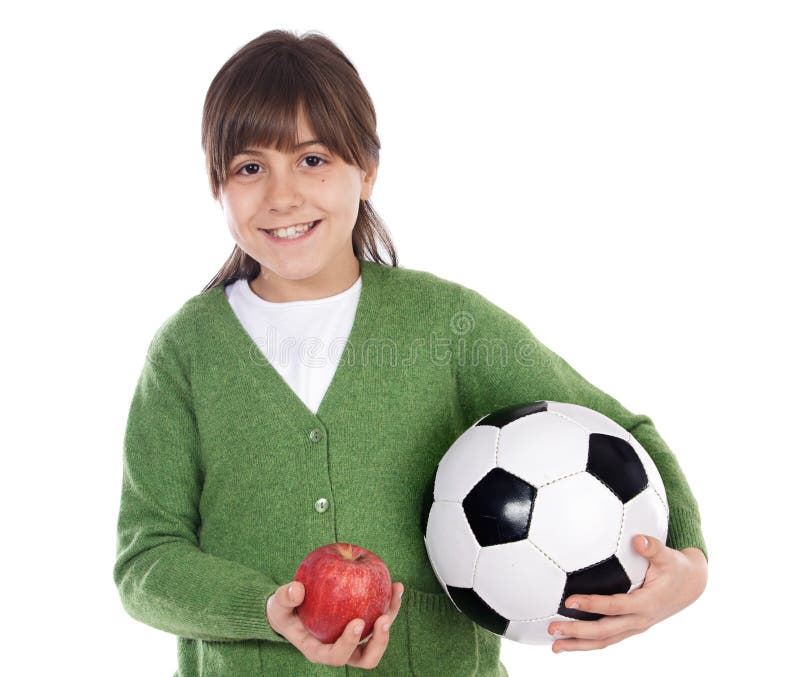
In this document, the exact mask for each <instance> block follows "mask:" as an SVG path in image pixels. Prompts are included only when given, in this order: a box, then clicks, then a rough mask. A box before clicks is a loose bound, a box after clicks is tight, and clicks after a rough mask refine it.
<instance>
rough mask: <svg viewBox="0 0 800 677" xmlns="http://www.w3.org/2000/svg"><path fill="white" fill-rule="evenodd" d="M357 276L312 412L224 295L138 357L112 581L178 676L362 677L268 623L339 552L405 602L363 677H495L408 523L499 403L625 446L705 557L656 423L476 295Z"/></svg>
mask: <svg viewBox="0 0 800 677" xmlns="http://www.w3.org/2000/svg"><path fill="white" fill-rule="evenodd" d="M360 267H361V275H362V289H361V297H360V299H359V302H358V308H357V311H356V315H355V319H354V323H353V327H352V330H351V333H350V336H349V339H348V341H347V344H346V345H345V346H344V352H343V353H342V355H341V358H340V360H339V364H338V367H337V370H336V372H335V375H334V378H333V381H332V382H331V384H330V387H329V388H328V390H327V392H326V393H325V397H324V398H323V400H322V403H321V404H320V407H319V410H318V412H317V413H316V414H314V413H312V412H311V411H310V410H309V409H308V408H307V407H306V405H305V404H304V403H303V402H302V400H300V399H299V398H298V397H297V396H296V394H295V393H294V392H293V391H292V390H291V388H290V387H289V386H288V385H287V384H286V382H285V381H284V380H283V379H282V377H281V376H280V375H279V374H278V372H277V371H275V369H274V368H273V367H272V365H271V364H270V363H269V362H268V361H267V360H266V359H265V358H264V357H263V355H262V354H261V351H260V349H259V347H258V346H257V345H256V344H255V342H254V341H253V340H252V339H251V338H250V336H249V335H248V334H247V332H246V331H245V329H244V328H243V327H242V325H241V324H240V323H239V321H238V319H237V318H236V315H235V314H234V312H233V310H232V309H231V307H230V305H229V303H228V300H227V298H226V296H225V293H224V289H223V287H222V286H217V287H214V288H213V289H211V290H209V291H207V292H205V293H202V294H198V295H196V296H194V297H193V298H191V299H189V300H188V301H187V302H186V303H185V304H183V306H182V307H181V308H180V309H178V310H177V311H176V312H175V313H174V314H173V315H172V316H170V317H169V318H168V319H167V320H166V321H165V322H164V323H163V324H162V325H161V327H159V329H158V330H157V331H156V333H155V336H154V337H153V339H152V341H151V343H150V345H149V348H148V351H147V356H146V359H145V360H144V366H143V369H142V372H141V375H140V377H139V380H138V383H137V385H136V389H135V392H134V394H133V398H132V401H131V404H130V410H129V414H128V421H127V426H126V429H125V439H124V464H123V477H122V492H121V501H120V510H119V518H118V525H117V554H116V561H115V564H114V582H115V584H116V586H117V589H118V591H119V594H120V598H121V600H122V604H123V606H124V608H125V610H126V611H127V612H128V613H129V614H130V615H131V616H132V617H133V618H135V619H137V620H139V621H141V622H143V623H147V624H148V625H151V626H153V627H155V628H158V629H160V630H164V631H166V632H169V633H172V634H174V635H176V636H177V644H178V672H177V673H176V675H180V677H194V676H199V675H202V676H204V677H211V676H216V675H219V676H220V677H222V676H224V677H236V676H239V675H241V676H242V677H253V676H256V675H281V676H284V675H289V676H291V675H298V676H301V675H302V676H304V677H305V676H316V675H320V676H322V675H337V674H338V675H342V674H348V675H355V674H362V673H366V671H362V670H359V669H355V668H351V667H341V668H334V667H328V666H322V665H316V664H312V663H310V662H308V661H307V660H306V659H305V657H304V656H303V655H302V654H301V653H300V652H299V651H298V650H297V649H296V648H295V647H294V646H293V645H291V644H290V643H289V642H287V641H286V640H285V639H283V638H282V637H280V636H279V635H277V634H276V633H275V632H274V631H273V630H272V629H271V627H270V626H269V624H268V622H267V619H266V615H265V607H266V602H267V598H268V597H269V596H270V595H271V594H272V593H273V592H274V591H275V589H276V588H277V587H278V586H279V585H282V584H284V583H287V582H289V581H291V580H292V579H293V577H294V574H295V571H296V570H297V567H298V566H299V564H300V561H301V560H302V559H303V557H305V555H306V554H307V553H309V552H310V551H311V550H313V549H315V548H317V547H319V546H321V545H323V544H325V543H331V542H335V541H344V542H349V543H355V544H358V545H360V546H362V547H365V548H367V549H369V550H371V551H373V552H375V553H377V554H378V555H379V556H380V557H381V558H383V559H384V561H385V562H386V563H387V565H388V567H389V570H390V571H391V574H392V579H393V580H396V581H402V583H403V584H404V586H405V594H404V595H403V604H402V607H401V610H400V614H399V615H398V618H397V619H396V621H395V623H394V625H393V626H392V630H391V635H390V640H389V645H388V648H387V650H386V652H385V653H384V655H383V658H382V660H381V663H380V665H379V666H378V667H377V668H376V669H375V670H370V671H369V672H368V673H369V674H371V675H376V676H377V675H391V676H392V677H397V676H398V675H436V676H437V677H445V676H448V675H453V676H454V677H455V676H458V677H464V676H466V675H476V676H480V677H487V676H488V677H493V676H499V675H505V674H507V673H506V671H505V669H504V667H503V666H502V664H501V663H500V660H499V654H500V638H499V637H497V636H496V635H494V634H492V633H490V632H489V631H487V630H485V629H483V628H481V627H480V626H478V625H476V624H474V623H472V622H471V621H470V620H468V619H467V618H466V617H465V616H463V615H462V614H460V613H459V612H458V611H457V610H456V609H455V607H454V606H453V605H452V604H451V603H450V602H449V600H448V598H447V597H446V595H445V594H444V592H443V591H442V589H441V587H440V586H439V583H438V582H437V580H436V577H435V575H434V573H433V570H432V569H431V567H430V564H429V562H428V558H427V555H426V552H425V544H424V541H423V538H422V533H421V531H420V512H421V510H422V506H423V497H424V494H425V489H426V487H427V485H428V483H429V482H430V480H431V478H432V477H433V474H434V472H435V468H436V464H437V463H438V461H439V459H440V458H441V456H442V455H443V454H444V453H445V451H447V449H448V448H449V447H450V445H451V444H452V443H453V442H454V441H455V439H456V438H457V437H458V436H459V435H460V434H461V433H462V432H464V430H466V429H467V428H468V427H469V426H471V425H472V424H473V423H474V422H475V421H476V420H477V419H478V418H479V417H481V416H483V415H485V414H488V413H490V412H492V411H494V410H496V409H498V408H500V407H503V406H507V405H510V404H518V403H521V402H527V401H534V400H554V401H562V402H574V403H577V404H582V405H585V406H588V407H591V408H593V409H596V410H597V411H600V412H602V413H604V414H606V415H607V416H609V417H610V418H612V419H614V420H615V421H617V422H618V423H620V424H621V425H622V426H623V427H625V428H626V429H627V430H629V431H631V432H632V434H633V435H634V436H635V437H636V439H638V440H639V441H640V442H641V443H642V445H643V446H644V447H645V448H646V449H647V451H648V452H649V453H650V454H651V456H652V457H653V460H654V461H655V464H656V466H657V467H658V470H659V471H660V473H661V476H662V478H663V481H664V485H665V487H666V491H667V499H668V503H669V507H670V522H669V530H668V537H667V545H669V546H671V547H673V548H678V549H682V548H686V547H689V546H695V547H697V548H700V549H701V550H702V551H703V552H704V553H706V547H705V543H704V540H703V535H702V533H701V528H700V515H699V511H698V506H697V503H696V501H695V499H694V497H693V495H692V493H691V490H690V488H689V485H688V484H687V481H686V478H685V477H684V475H683V473H682V471H681V469H680V467H679V465H678V462H677V459H676V458H675V456H674V455H673V454H672V453H671V452H670V450H669V448H668V447H667V445H666V444H665V443H664V441H663V440H662V439H661V438H660V437H659V435H658V433H657V432H656V430H655V428H654V427H653V424H652V422H651V420H650V419H649V418H647V417H646V416H641V415H634V414H632V413H631V412H629V411H628V410H626V409H625V408H623V407H622V405H620V404H619V402H617V401H616V400H614V399H612V398H611V397H610V396H608V395H606V394H605V393H603V392H602V391H600V390H598V389H597V388H596V387H594V386H593V385H591V384H590V383H588V382H587V381H586V380H584V379H583V378H582V377H581V376H580V375H579V374H578V373H577V372H575V371H574V370H573V369H572V368H571V367H570V366H569V365H568V364H567V363H566V362H565V361H564V360H562V359H561V358H560V357H558V356H557V355H556V354H555V353H553V352H551V351H550V350H548V349H547V348H546V347H545V346H544V345H542V344H541V343H539V342H538V341H537V340H536V339H535V338H534V337H533V336H532V335H531V333H530V331H529V330H528V329H527V328H526V327H525V325H523V324H522V323H521V322H519V321H518V320H516V319H515V318H514V317H513V316H511V315H510V314H508V313H507V312H505V311H504V310H502V309H500V308H499V307H497V306H496V305H494V304H492V303H491V302H489V301H488V300H487V299H485V298H484V297H483V296H481V295H480V294H478V293H477V292H476V291H474V290H471V289H469V288H467V287H464V286H462V285H459V284H457V283H455V282H451V281H449V280H444V279H442V278H439V277H436V276H434V275H432V274H430V273H427V272H423V271H416V270H410V269H405V268H392V267H389V266H383V265H379V264H377V263H373V262H368V261H361V262H360ZM504 355H505V356H504ZM314 431H317V432H314ZM312 432H313V434H312ZM320 498H326V499H327V500H328V501H329V508H328V509H327V510H326V511H325V512H318V511H317V510H316V509H315V502H316V501H317V500H318V499H320ZM530 649H531V654H532V655H533V654H534V653H535V652H537V651H541V650H542V649H541V648H540V647H531V648H530Z"/></svg>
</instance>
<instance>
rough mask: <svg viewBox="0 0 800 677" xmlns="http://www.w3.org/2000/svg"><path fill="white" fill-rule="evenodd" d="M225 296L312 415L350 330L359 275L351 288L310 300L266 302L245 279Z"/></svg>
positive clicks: (329, 379) (331, 377)
mask: <svg viewBox="0 0 800 677" xmlns="http://www.w3.org/2000/svg"><path fill="white" fill-rule="evenodd" d="M225 295H226V296H227V297H228V303H230V305H231V308H232V309H233V312H234V314H235V315H236V317H237V318H238V319H239V322H240V323H241V324H242V326H243V327H244V329H245V331H247V333H248V334H249V335H250V338H252V339H253V342H254V343H255V344H256V345H257V346H258V347H259V348H260V349H261V352H262V353H263V355H264V357H265V358H266V359H267V360H268V361H269V363H270V364H271V365H272V366H273V367H274V368H275V370H276V371H277V372H278V373H279V374H280V375H281V377H283V380H284V381H286V383H287V384H288V385H289V387H290V388H291V389H292V390H294V392H295V393H296V394H297V396H298V397H299V398H300V399H301V400H302V401H303V402H304V403H305V405H306V406H307V407H308V408H309V409H310V410H311V411H312V412H314V413H315V414H316V413H317V409H318V408H319V405H320V404H321V403H322V398H323V396H324V395H325V391H326V390H327V389H328V386H329V385H330V383H331V381H332V380H333V375H334V373H335V372H336V367H337V366H338V364H339V358H340V357H341V355H342V352H343V351H344V348H345V346H346V345H347V339H348V337H349V336H350V330H351V329H352V327H353V320H354V319H355V316H356V308H357V306H358V299H359V297H360V295H361V275H359V276H358V279H357V280H356V281H355V282H354V283H353V285H352V286H351V287H350V288H349V289H345V290H344V291H343V292H340V293H338V294H335V295H334V296H328V297H326V298H323V299H314V300H311V301H283V302H275V301H266V300H265V299H262V298H261V297H260V296H258V294H256V293H255V292H254V291H253V290H252V289H251V288H250V285H249V283H248V282H247V280H244V279H240V280H236V282H233V283H231V284H229V285H228V286H227V287H226V288H225Z"/></svg>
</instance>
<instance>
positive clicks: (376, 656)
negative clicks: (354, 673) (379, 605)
mask: <svg viewBox="0 0 800 677" xmlns="http://www.w3.org/2000/svg"><path fill="white" fill-rule="evenodd" d="M392 589H393V595H392V601H391V603H390V605H389V610H388V611H387V612H386V613H385V614H384V615H382V616H380V617H379V618H378V619H377V620H376V621H375V625H374V626H373V630H372V634H371V635H370V639H369V641H368V642H367V643H366V644H363V643H362V644H359V646H357V647H356V649H355V651H353V654H352V656H350V660H349V661H347V665H350V666H352V667H354V668H364V669H367V670H372V669H374V668H376V667H378V663H380V660H381V658H383V654H384V652H385V651H386V647H387V646H388V645H389V635H390V633H391V627H392V623H393V622H394V620H395V619H396V618H397V614H398V612H399V611H400V600H401V598H402V596H403V584H402V583H395V584H394V585H392Z"/></svg>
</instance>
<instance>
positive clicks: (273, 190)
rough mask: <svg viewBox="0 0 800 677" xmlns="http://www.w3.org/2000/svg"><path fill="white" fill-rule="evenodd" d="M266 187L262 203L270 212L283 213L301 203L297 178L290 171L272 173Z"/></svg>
mask: <svg viewBox="0 0 800 677" xmlns="http://www.w3.org/2000/svg"><path fill="white" fill-rule="evenodd" d="M266 186H267V187H266V191H265V193H264V201H265V203H266V206H267V207H268V208H269V209H270V210H271V211H274V212H283V211H285V210H287V209H290V208H291V207H295V206H297V205H298V204H302V202H303V198H302V196H301V195H300V192H299V190H298V182H297V177H295V176H293V175H292V173H291V172H290V171H286V172H273V173H272V175H271V176H270V177H269V179H268V180H267V182H266Z"/></svg>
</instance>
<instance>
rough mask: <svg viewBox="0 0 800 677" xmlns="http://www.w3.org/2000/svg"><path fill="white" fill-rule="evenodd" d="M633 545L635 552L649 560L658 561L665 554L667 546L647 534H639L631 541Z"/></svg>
mask: <svg viewBox="0 0 800 677" xmlns="http://www.w3.org/2000/svg"><path fill="white" fill-rule="evenodd" d="M633 543H634V547H635V548H636V552H638V553H639V554H640V555H642V556H644V557H647V559H649V560H658V559H659V558H660V557H661V555H664V554H666V552H667V546H666V545H664V543H662V542H661V541H659V540H658V539H657V538H654V537H653V536H650V535H649V534H648V535H645V534H639V535H638V536H636V538H634V539H633Z"/></svg>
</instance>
